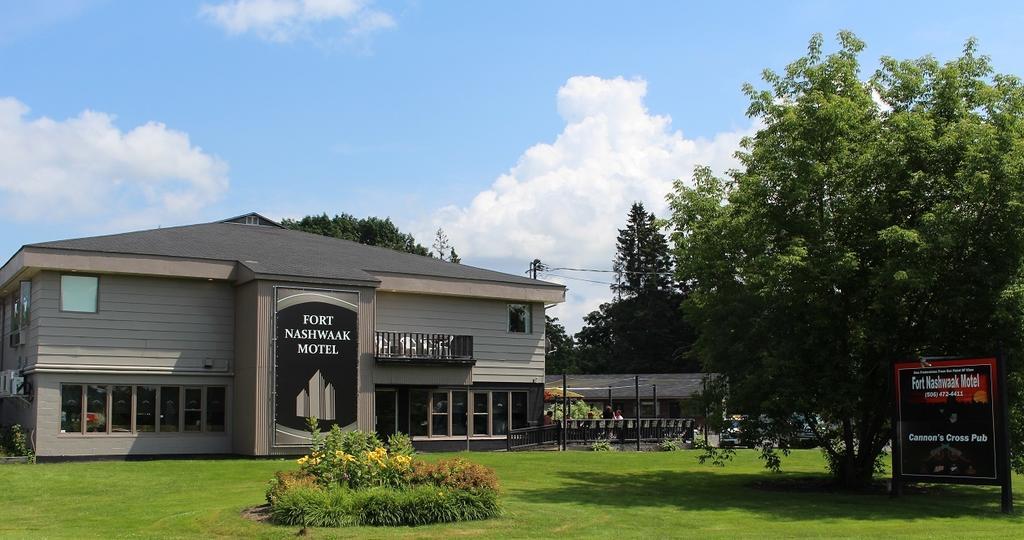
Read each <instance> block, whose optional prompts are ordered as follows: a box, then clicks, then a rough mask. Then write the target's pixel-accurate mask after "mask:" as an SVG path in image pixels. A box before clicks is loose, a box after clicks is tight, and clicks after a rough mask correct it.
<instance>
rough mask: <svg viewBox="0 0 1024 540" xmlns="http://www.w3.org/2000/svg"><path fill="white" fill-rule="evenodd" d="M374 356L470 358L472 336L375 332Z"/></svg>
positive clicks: (471, 356)
mask: <svg viewBox="0 0 1024 540" xmlns="http://www.w3.org/2000/svg"><path fill="white" fill-rule="evenodd" d="M376 356H377V357H378V358H426V359H439V360H472V359H473V336H456V335H452V334H424V333H419V332H377V335H376Z"/></svg>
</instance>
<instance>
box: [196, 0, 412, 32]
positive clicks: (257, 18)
mask: <svg viewBox="0 0 1024 540" xmlns="http://www.w3.org/2000/svg"><path fill="white" fill-rule="evenodd" d="M371 1H372V0H233V1H228V2H222V3H219V4H203V5H202V6H200V8H199V14H200V16H201V17H203V18H205V19H206V20H208V21H210V22H212V23H214V24H216V25H217V26H220V27H221V28H223V29H224V30H225V31H227V32H228V33H229V34H232V35H238V34H245V33H249V32H252V33H254V34H256V35H257V36H259V37H260V38H262V39H265V40H268V41H275V42H288V41H293V40H295V39H297V38H312V37H314V36H315V35H316V34H317V32H318V31H320V30H324V31H330V30H329V28H327V27H330V26H331V25H332V24H333V25H336V26H335V28H337V27H339V26H340V28H341V33H340V35H339V34H335V35H334V37H346V38H350V39H351V38H358V37H365V36H367V35H369V34H372V33H374V32H376V31H379V30H384V29H387V28H391V27H393V26H395V20H394V18H393V17H391V15H389V14H388V13H386V12H384V11H380V10H377V9H373V8H371V7H370V3H371ZM325 28H327V29H325Z"/></svg>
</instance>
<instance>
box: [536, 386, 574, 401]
mask: <svg viewBox="0 0 1024 540" xmlns="http://www.w3.org/2000/svg"><path fill="white" fill-rule="evenodd" d="M565 396H566V397H568V398H569V399H582V398H583V394H578V393H576V392H573V391H572V390H569V391H568V392H566V393H565ZM561 398H562V389H561V388H545V389H544V401H552V400H555V399H561Z"/></svg>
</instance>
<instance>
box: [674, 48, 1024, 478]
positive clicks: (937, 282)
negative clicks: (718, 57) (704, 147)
mask: <svg viewBox="0 0 1024 540" xmlns="http://www.w3.org/2000/svg"><path fill="white" fill-rule="evenodd" d="M838 40H839V44H840V47H839V50H838V51H836V52H835V53H832V54H828V55H825V54H823V52H822V44H823V40H822V38H821V36H814V37H813V38H812V39H811V41H810V45H809V47H808V53H807V55H806V56H805V57H803V58H800V59H798V60H796V61H795V62H793V63H791V64H790V65H789V66H787V67H786V69H785V71H784V72H783V73H774V72H771V71H766V72H765V74H764V80H765V83H766V84H767V88H764V89H757V88H755V87H754V86H751V85H747V86H746V87H745V92H746V94H747V95H748V96H749V98H750V107H749V109H748V111H747V113H748V115H749V116H750V117H752V118H755V119H757V120H758V121H759V122H760V123H762V125H763V128H762V129H761V130H760V131H758V132H757V134H756V135H754V136H753V137H751V138H748V139H747V140H745V141H744V143H743V149H742V151H740V152H739V154H738V156H739V159H740V161H741V167H740V168H739V170H735V171H732V172H730V174H729V175H728V177H727V178H718V177H716V176H714V175H713V174H712V173H711V172H710V171H709V170H708V169H707V168H698V169H697V170H696V172H695V174H694V177H693V183H692V187H691V185H690V184H685V183H683V182H676V184H675V192H674V193H673V194H672V195H670V197H669V202H670V205H671V208H672V211H673V215H672V222H673V224H674V227H675V232H674V233H673V235H672V240H673V242H674V244H675V255H676V260H677V265H678V273H677V275H678V279H680V280H681V281H682V282H683V283H685V284H686V286H687V287H688V288H689V290H690V291H691V292H690V294H689V296H688V298H687V300H686V302H685V310H686V312H687V315H688V318H689V319H690V320H691V321H692V322H693V323H694V324H696V325H697V327H698V329H699V336H700V337H699V341H698V351H699V354H700V355H701V357H702V358H703V359H704V361H705V368H706V370H708V371H713V372H718V373H721V374H723V378H722V379H721V380H722V381H724V382H727V383H728V403H729V408H730V409H731V410H732V411H733V412H737V413H745V414H748V415H750V416H751V417H752V418H758V417H759V415H765V417H767V418H774V419H778V420H777V421H775V422H770V423H769V422H756V423H757V424H758V425H757V426H756V427H757V429H759V430H761V435H763V436H764V437H766V438H767V439H771V440H774V442H776V443H779V444H782V445H783V446H785V445H786V444H787V437H788V434H789V432H790V430H791V429H792V427H793V426H791V425H789V422H786V421H782V419H789V418H791V416H790V415H791V414H793V413H799V414H802V415H804V416H806V417H807V418H809V419H812V424H813V427H814V428H815V429H816V430H817V433H818V435H819V437H818V438H819V442H820V443H821V444H822V445H823V448H824V449H825V451H826V453H827V456H828V457H829V460H830V464H831V467H832V470H833V472H834V473H835V475H836V476H837V479H838V480H839V481H840V482H841V483H843V484H845V485H847V486H857V485H862V484H864V483H865V482H867V481H868V480H870V477H871V473H872V470H873V469H874V467H875V466H876V462H877V460H878V459H879V456H880V455H881V452H882V450H883V447H884V446H885V445H886V444H887V442H888V440H889V427H888V417H889V395H888V387H887V375H888V370H889V365H890V362H891V361H892V360H894V359H903V358H907V357H911V356H914V355H922V354H956V353H977V352H994V351H996V350H997V349H998V348H999V347H1000V345H1003V346H1004V347H1007V348H1009V349H1012V350H1016V351H1020V350H1021V347H1020V345H1021V331H1022V328H1024V324H1022V323H1024V317H1022V312H1024V310H1022V306H1024V280H1022V261H1024V212H1022V210H1024V90H1022V86H1021V82H1020V80H1019V79H1017V78H1016V77H1011V76H1007V75H996V74H993V70H992V68H991V65H990V63H989V59H988V58H987V57H985V56H981V55H979V54H978V53H977V49H976V45H975V42H974V41H973V40H972V41H968V42H967V44H966V45H965V47H964V51H963V55H962V56H960V57H959V58H957V59H955V60H952V61H949V62H946V63H940V62H938V61H936V60H935V59H934V58H931V57H925V58H921V59H917V60H896V59H893V58H883V59H882V60H881V66H880V67H879V68H878V70H877V71H876V72H875V73H874V74H873V75H872V76H870V77H868V78H867V80H865V78H864V76H863V75H862V73H861V66H860V63H859V61H858V56H859V54H860V53H861V51H862V50H863V49H864V43H863V42H861V41H860V40H859V39H857V38H856V37H855V36H854V35H853V34H851V33H849V32H841V33H840V34H839V36H838ZM1018 440H1019V438H1018ZM767 454H768V455H770V454H771V452H770V451H768V452H767Z"/></svg>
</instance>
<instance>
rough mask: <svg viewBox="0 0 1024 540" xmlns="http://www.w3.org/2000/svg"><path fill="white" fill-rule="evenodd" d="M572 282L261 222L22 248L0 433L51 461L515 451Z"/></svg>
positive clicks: (10, 280)
mask: <svg viewBox="0 0 1024 540" xmlns="http://www.w3.org/2000/svg"><path fill="white" fill-rule="evenodd" d="M564 297H565V289H564V287H562V286H561V285H557V284H552V283H546V282H543V281H538V280H533V279H528V278H525V277H520V276H515V275H510V274H504V273H500V272H494V271H490V270H484V269H480V268H474V267H471V266H466V265H460V264H452V263H448V262H444V261H439V260H436V259H431V258H429V257H423V256H419V255H411V254H407V253H400V252H397V251H392V250H389V249H384V248H378V247H371V246H365V245H361V244H358V243H354V242H349V241H345V240H338V239H334V238H327V237H323V236H318V235H313V234H307V233H304V232H299V231H294V230H288V229H285V228H283V227H281V226H279V225H278V224H276V223H274V222H273V221H271V220H269V219H266V218H264V217H263V216H260V215H259V214H255V213H253V214H247V215H244V216H239V217H236V218H231V219H228V220H224V221H220V222H215V223H203V224H198V225H189V226H183V227H169V228H162V229H154V230H147V231H139V232H129V233H124V234H114V235H109V236H97V237H91V238H79V239H73V240H63V241H56V242H44V243H40V244H30V245H26V246H24V247H22V248H21V249H20V250H19V251H18V252H17V253H16V254H15V255H14V256H13V257H12V258H11V259H10V260H9V261H8V262H7V263H6V264H5V265H4V266H3V267H2V268H0V303H2V310H0V314H2V329H3V336H4V340H3V346H2V347H0V372H3V373H4V374H5V378H4V380H5V381H8V382H9V381H11V380H14V381H16V384H15V385H13V386H14V388H12V387H11V386H12V385H8V387H7V388H6V389H4V391H3V392H0V394H2V395H4V396H5V397H3V398H0V424H13V423H18V424H21V425H22V426H23V427H25V428H26V429H27V430H28V431H29V432H30V434H31V440H32V443H33V445H34V448H35V451H36V453H37V455H38V456H40V457H41V458H56V457H69V456H129V455H153V454H243V455H281V454H296V453H300V452H302V451H303V449H304V448H303V447H304V446H305V445H306V444H307V443H308V433H307V431H306V418H307V417H317V418H318V419H320V422H321V426H322V427H323V428H328V427H329V426H330V425H333V424H338V425H340V426H342V427H344V428H349V429H352V428H359V429H363V430H376V431H378V432H380V433H382V434H388V433H393V432H396V431H401V432H405V433H409V434H410V435H412V437H413V439H414V443H415V444H416V445H417V446H418V447H420V448H422V449H427V450H429V449H465V448H472V449H486V448H497V447H504V446H505V441H504V439H505V437H506V434H507V433H508V431H509V429H514V428H518V427H523V426H528V425H534V424H536V423H538V422H539V420H540V417H541V409H542V399H543V383H544V308H545V305H550V304H553V303H557V302H562V301H563V300H564Z"/></svg>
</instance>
